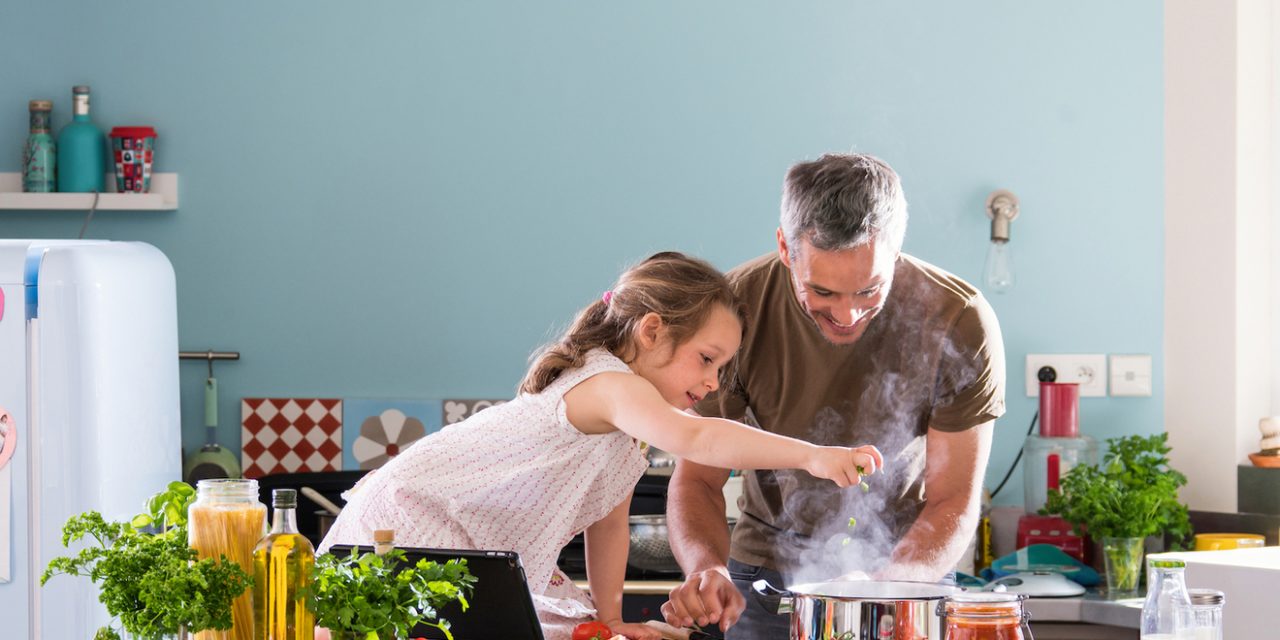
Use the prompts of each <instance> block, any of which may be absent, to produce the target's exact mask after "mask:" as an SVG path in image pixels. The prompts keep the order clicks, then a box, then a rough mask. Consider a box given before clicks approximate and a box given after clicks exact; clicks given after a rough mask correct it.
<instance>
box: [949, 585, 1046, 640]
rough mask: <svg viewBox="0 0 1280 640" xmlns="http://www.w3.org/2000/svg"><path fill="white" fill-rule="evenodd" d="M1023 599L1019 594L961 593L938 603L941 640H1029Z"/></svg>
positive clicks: (1029, 632) (1029, 630) (1029, 633)
mask: <svg viewBox="0 0 1280 640" xmlns="http://www.w3.org/2000/svg"><path fill="white" fill-rule="evenodd" d="M1024 598H1026V596H1024V595H1022V594H1018V593H986V592H978V593H960V594H956V595H953V596H948V597H947V599H946V600H943V601H942V602H940V603H938V615H940V616H941V617H942V620H943V628H944V629H946V633H944V634H943V636H942V637H943V639H944V640H1032V638H1031V629H1030V628H1029V627H1028V626H1027V618H1028V616H1027V614H1026V612H1024V611H1023V609H1022V600H1023V599H1024Z"/></svg>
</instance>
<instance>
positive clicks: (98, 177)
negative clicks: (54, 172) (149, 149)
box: [58, 85, 107, 193]
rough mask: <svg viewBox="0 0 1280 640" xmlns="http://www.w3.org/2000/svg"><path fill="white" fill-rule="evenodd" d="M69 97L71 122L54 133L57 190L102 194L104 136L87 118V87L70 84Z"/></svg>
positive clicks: (103, 186) (105, 156)
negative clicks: (56, 135)
mask: <svg viewBox="0 0 1280 640" xmlns="http://www.w3.org/2000/svg"><path fill="white" fill-rule="evenodd" d="M71 98H72V116H71V122H70V123H69V124H67V126H65V127H63V128H62V131H60V132H58V191H62V192H70V193H90V192H98V193H102V191H103V190H104V189H105V188H106V174H107V139H106V137H104V136H103V135H102V130H101V129H99V128H98V127H97V125H95V124H93V121H92V120H90V119H89V87H86V86H83V85H82V86H77V87H74V88H73V89H72V90H71Z"/></svg>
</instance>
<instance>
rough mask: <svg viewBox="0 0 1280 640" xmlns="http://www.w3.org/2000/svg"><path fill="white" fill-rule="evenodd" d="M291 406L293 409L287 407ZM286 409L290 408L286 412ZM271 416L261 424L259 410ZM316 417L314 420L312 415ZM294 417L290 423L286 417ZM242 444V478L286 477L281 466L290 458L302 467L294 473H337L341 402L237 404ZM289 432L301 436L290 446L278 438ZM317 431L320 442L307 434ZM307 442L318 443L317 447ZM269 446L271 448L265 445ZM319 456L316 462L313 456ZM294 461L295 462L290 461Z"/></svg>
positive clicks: (247, 400) (293, 400)
mask: <svg viewBox="0 0 1280 640" xmlns="http://www.w3.org/2000/svg"><path fill="white" fill-rule="evenodd" d="M290 405H292V406H291V407H290ZM286 407H289V408H288V410H286ZM260 408H264V411H263V413H267V414H268V415H270V414H274V415H272V416H271V419H270V420H266V421H264V420H263V419H262V416H260V415H259V411H258V410H259V409H260ZM309 414H312V415H316V416H319V419H318V420H317V419H315V418H313V417H312V415H309ZM294 415H296V417H295V418H294V419H293V421H292V422H291V421H290V420H289V416H294ZM240 426H241V430H240V433H241V439H242V444H241V447H240V464H241V466H242V467H243V468H244V477H246V478H259V477H262V476H264V475H270V474H273V473H286V472H289V471H290V469H287V468H286V467H285V465H284V464H282V463H281V461H282V460H284V459H285V458H286V457H287V456H289V454H291V453H292V454H293V456H296V459H300V460H303V463H302V465H301V466H300V467H298V468H297V469H294V470H293V471H299V472H301V471H340V470H341V469H342V400H341V399H337V398H244V399H243V400H242V401H241V403H240ZM290 429H293V430H296V431H297V432H298V433H300V434H301V437H300V438H298V440H297V442H296V443H295V444H294V445H293V446H289V444H288V443H287V442H285V439H286V438H283V437H281V436H283V435H284V433H285V432H286V431H289V430H290ZM315 430H318V431H320V433H322V434H323V438H316V437H314V436H312V437H311V438H308V437H307V436H309V435H311V433H310V432H312V431H315ZM309 440H317V441H319V442H320V443H321V444H320V445H319V446H316V445H314V444H312V443H311V442H310V441H309ZM267 442H269V443H270V444H266V443H267ZM317 451H318V452H319V453H320V456H319V458H317V456H315V455H313V454H315V453H316V452H317ZM290 459H291V460H292V459H295V458H290Z"/></svg>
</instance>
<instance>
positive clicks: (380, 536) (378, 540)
mask: <svg viewBox="0 0 1280 640" xmlns="http://www.w3.org/2000/svg"><path fill="white" fill-rule="evenodd" d="M394 548H396V532H395V529H378V530H376V531H374V532H373V553H374V554H375V555H379V556H383V555H386V554H387V552H388V551H390V550H392V549H394Z"/></svg>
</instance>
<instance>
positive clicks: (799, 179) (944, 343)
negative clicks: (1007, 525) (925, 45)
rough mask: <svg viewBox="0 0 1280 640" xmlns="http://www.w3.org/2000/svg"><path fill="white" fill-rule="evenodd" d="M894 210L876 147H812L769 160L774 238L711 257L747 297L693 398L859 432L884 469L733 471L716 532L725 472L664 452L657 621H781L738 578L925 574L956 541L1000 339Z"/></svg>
mask: <svg viewBox="0 0 1280 640" xmlns="http://www.w3.org/2000/svg"><path fill="white" fill-rule="evenodd" d="M906 223H907V207H906V199H905V197H904V196H903V192H902V187H901V184H900V182H899V179H898V176H897V174H896V173H895V172H894V171H893V169H892V168H890V167H889V166H888V165H887V164H885V163H884V162H883V161H881V160H879V159H877V158H874V157H871V156H867V155H826V156H823V157H822V158H821V159H819V160H816V161H813V162H804V163H800V164H797V165H796V166H794V167H792V168H791V170H790V171H789V172H788V173H787V177H786V181H785V184H784V191H783V199H782V224H781V228H779V229H778V232H777V241H778V252H777V254H776V255H773V254H770V255H766V256H763V257H761V258H757V259H755V260H752V261H750V262H747V263H746V264H743V265H741V266H739V267H738V268H737V269H735V270H733V271H732V272H730V274H729V275H730V278H731V279H732V281H733V283H734V287H735V289H736V290H737V292H738V295H739V296H741V298H742V300H743V302H744V304H745V306H746V309H747V329H746V335H745V336H744V339H743V342H742V348H741V350H740V351H739V352H738V355H737V357H736V359H735V361H734V362H732V363H730V365H729V366H727V367H726V370H725V378H726V379H725V381H724V383H723V384H722V385H721V391H720V393H719V396H712V397H708V398H705V399H704V400H703V401H702V402H701V403H700V404H699V405H698V406H697V407H696V410H697V411H698V413H701V414H704V415H718V416H723V417H726V418H732V419H741V420H746V421H748V422H750V423H752V424H755V425H756V426H758V427H759V428H761V429H765V430H767V431H771V432H775V433H781V434H785V435H789V436H793V437H798V438H801V439H805V440H809V441H811V442H814V443H816V444H846V445H847V444H850V443H858V444H872V445H876V446H878V447H879V448H880V450H881V451H882V452H883V453H884V461H885V462H884V464H885V470H884V471H885V472H884V473H883V474H876V475H873V476H869V477H867V478H865V480H866V482H867V485H868V486H867V487H864V488H863V490H859V489H858V488H852V489H843V490H842V489H838V488H831V487H827V486H824V485H822V483H821V482H818V481H816V480H815V479H814V478H813V477H811V476H808V475H807V474H804V473H796V472H787V471H756V472H752V473H749V474H748V475H747V476H746V478H745V482H744V493H743V498H742V501H741V502H740V505H741V510H742V516H741V517H740V518H739V520H738V523H737V525H736V527H735V528H734V530H733V533H732V544H730V536H729V534H728V533H727V531H726V528H725V526H724V522H725V519H724V515H725V512H724V508H725V503H724V497H723V495H724V494H723V492H722V489H723V487H724V484H725V482H726V480H727V478H728V477H729V474H730V471H729V470H726V469H716V468H712V467H706V466H701V465H698V464H694V463H691V462H688V461H684V460H681V461H679V462H678V463H677V466H676V470H675V473H674V474H673V476H672V478H671V485H670V491H669V497H668V502H667V515H668V524H669V527H670V532H671V542H672V546H673V548H674V551H675V553H676V557H677V559H678V560H679V562H680V566H681V567H682V568H683V569H684V571H685V574H686V576H688V577H687V579H686V580H685V582H684V583H683V584H681V585H680V586H679V587H677V588H676V589H674V590H672V592H671V598H670V600H669V601H668V602H667V603H666V604H664V605H663V614H664V615H665V616H666V618H667V620H668V622H670V623H672V624H675V625H689V624H692V623H697V624H698V625H707V624H718V625H719V626H720V628H721V629H727V638H728V639H729V640H733V639H735V638H786V637H788V631H787V623H788V618H787V616H785V615H782V616H780V615H776V614H774V613H773V612H770V611H767V610H766V609H765V608H764V606H762V605H761V604H759V603H758V602H757V601H756V599H755V598H747V597H746V596H747V590H748V589H749V588H750V584H751V582H752V581H754V580H757V579H761V578H764V579H768V580H769V581H770V582H772V583H773V584H774V585H775V586H785V585H787V584H790V583H792V582H793V581H797V580H798V581H803V582H811V581H819V580H825V579H833V578H836V577H839V576H842V575H846V574H851V573H866V574H868V575H870V576H872V577H875V578H877V579H893V580H923V581H937V580H940V579H942V578H943V577H944V576H945V575H946V574H947V573H948V572H949V571H950V570H951V569H952V567H953V566H954V565H955V564H956V563H957V562H958V561H959V560H960V558H961V556H962V555H963V553H964V550H965V547H966V546H967V545H968V542H969V540H970V538H971V537H972V535H973V533H974V530H975V527H976V525H977V519H978V502H979V497H980V493H981V484H982V478H983V475H984V472H985V470H986V465H987V455H988V453H989V451H990V446H991V431H992V425H993V422H994V420H995V419H996V418H998V417H999V416H1000V415H1001V414H1003V413H1004V378H1005V375H1004V373H1005V372H1004V347H1003V343H1002V340H1001V337H1000V329H999V325H998V324H997V322H996V318H995V315H994V313H993V312H992V310H991V307H990V306H989V305H988V304H987V302H986V300H985V299H984V298H983V297H982V294H981V293H979V292H978V291H977V290H976V289H975V288H973V287H972V286H970V285H969V284H967V283H965V282H964V281H962V280H960V279H959V278H957V277H955V276H953V275H951V274H949V273H946V272H944V271H942V270H941V269H938V268H936V267H934V266H932V265H929V264H927V263H925V262H922V261H920V260H917V259H915V258H913V257H911V256H908V255H905V254H903V253H901V248H902V241H903V236H904V235H905V233H906ZM926 488H927V494H926Z"/></svg>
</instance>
